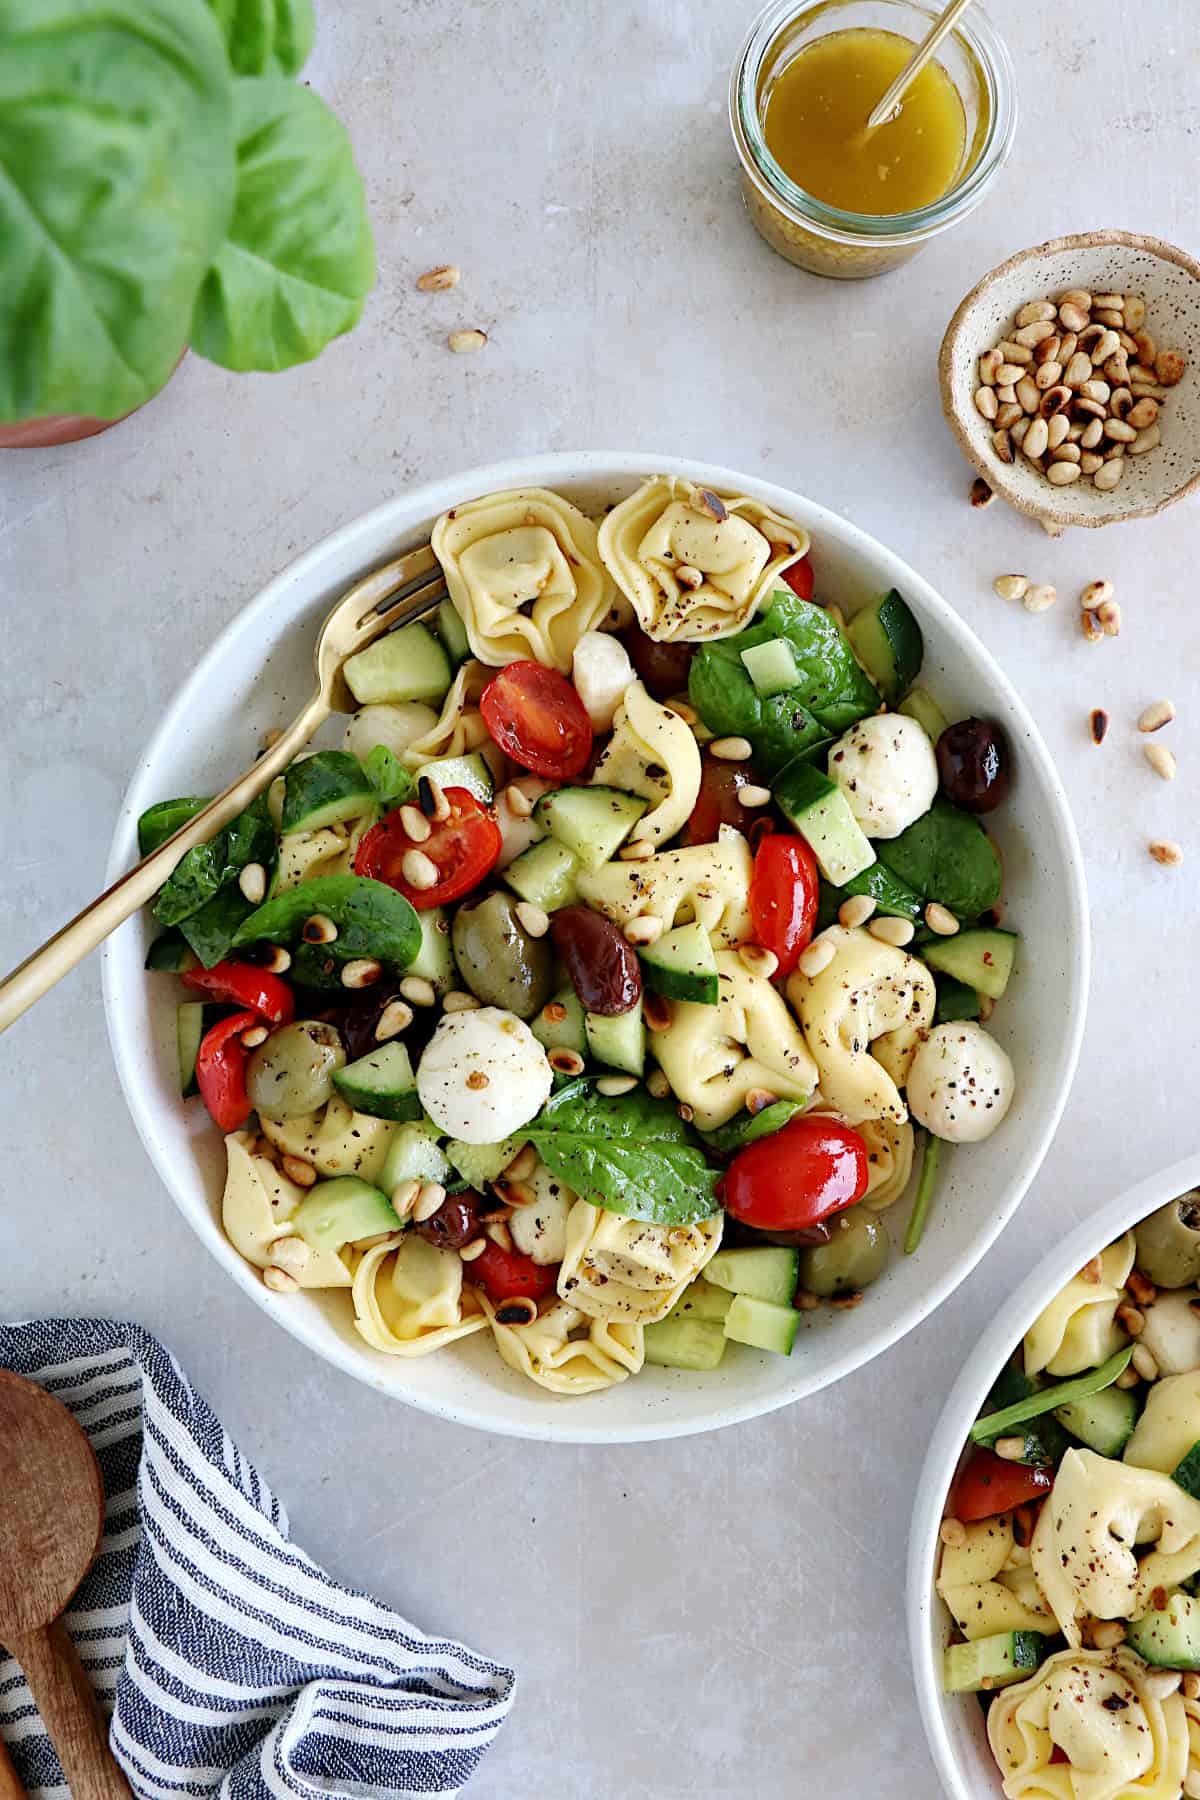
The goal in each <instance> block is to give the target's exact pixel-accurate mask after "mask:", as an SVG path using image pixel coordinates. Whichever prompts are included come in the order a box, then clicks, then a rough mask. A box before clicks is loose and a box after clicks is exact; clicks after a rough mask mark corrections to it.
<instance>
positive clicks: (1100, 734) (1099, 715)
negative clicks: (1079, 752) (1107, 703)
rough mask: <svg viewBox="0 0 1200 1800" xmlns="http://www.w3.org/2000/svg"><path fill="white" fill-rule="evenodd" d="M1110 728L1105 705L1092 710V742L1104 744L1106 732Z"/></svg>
mask: <svg viewBox="0 0 1200 1800" xmlns="http://www.w3.org/2000/svg"><path fill="white" fill-rule="evenodd" d="M1107 730H1108V714H1107V713H1106V712H1105V711H1104V709H1103V707H1100V706H1097V707H1095V708H1094V709H1093V711H1092V742H1093V744H1102V743H1103V742H1104V734H1105V732H1106V731H1107Z"/></svg>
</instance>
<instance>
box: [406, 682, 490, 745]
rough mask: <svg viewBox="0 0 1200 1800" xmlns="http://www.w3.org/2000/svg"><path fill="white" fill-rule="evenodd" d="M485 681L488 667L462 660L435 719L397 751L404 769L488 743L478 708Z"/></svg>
mask: <svg viewBox="0 0 1200 1800" xmlns="http://www.w3.org/2000/svg"><path fill="white" fill-rule="evenodd" d="M487 682H488V671H487V670H486V669H485V668H484V667H483V665H482V664H481V663H478V662H465V663H464V664H463V666H462V668H461V669H460V670H459V671H458V674H457V675H456V676H455V677H454V680H453V682H452V683H451V684H450V691H449V693H448V694H447V695H446V698H445V699H444V700H443V701H442V710H441V712H440V714H439V715H438V718H437V720H436V722H435V723H434V724H433V725H432V726H431V727H430V728H429V730H428V731H426V732H423V733H422V734H421V736H419V737H415V738H412V739H410V741H409V742H408V744H407V745H406V746H405V748H404V749H403V750H402V751H401V752H400V761H401V762H402V763H403V764H404V766H405V768H406V769H420V768H422V767H423V766H424V765H425V764H426V763H428V762H440V761H441V760H442V758H443V757H445V756H465V755H466V754H467V753H468V751H471V750H479V749H482V748H483V747H484V746H486V745H490V744H491V741H492V740H491V738H490V736H489V735H488V728H487V726H486V725H485V724H484V722H483V716H482V714H481V713H480V711H479V696H480V694H482V692H483V690H484V688H485V687H486V686H487Z"/></svg>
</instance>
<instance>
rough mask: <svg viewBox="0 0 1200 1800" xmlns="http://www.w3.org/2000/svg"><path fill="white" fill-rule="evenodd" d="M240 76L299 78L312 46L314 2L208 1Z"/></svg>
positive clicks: (275, 0)
mask: <svg viewBox="0 0 1200 1800" xmlns="http://www.w3.org/2000/svg"><path fill="white" fill-rule="evenodd" d="M208 3H209V5H210V6H211V7H212V9H213V11H214V12H215V13H216V15H217V23H218V24H219V25H220V27H221V30H222V31H223V32H224V34H225V43H226V46H227V48H228V51H229V62H230V66H231V67H232V68H233V69H234V70H235V71H236V73H237V74H239V75H269V74H272V73H273V72H276V71H277V72H278V73H279V74H281V75H298V74H299V73H300V71H301V69H302V68H303V67H304V64H305V63H306V62H307V61H308V55H309V52H310V50H311V49H312V47H313V38H314V37H315V36H316V29H317V21H316V16H315V14H314V12H313V6H312V0H208Z"/></svg>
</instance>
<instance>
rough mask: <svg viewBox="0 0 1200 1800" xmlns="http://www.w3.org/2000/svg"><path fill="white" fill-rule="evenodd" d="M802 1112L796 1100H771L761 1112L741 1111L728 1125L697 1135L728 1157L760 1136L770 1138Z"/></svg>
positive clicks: (754, 1142)
mask: <svg viewBox="0 0 1200 1800" xmlns="http://www.w3.org/2000/svg"><path fill="white" fill-rule="evenodd" d="M803 1111H804V1108H803V1106H801V1104H800V1102H799V1101H798V1100H772V1102H771V1104H770V1106H764V1107H763V1109H762V1111H761V1112H760V1113H748V1112H741V1113H739V1114H738V1116H737V1118H736V1119H730V1121H729V1123H728V1125H722V1126H720V1127H719V1129H718V1130H716V1131H702V1132H701V1133H700V1136H701V1137H702V1138H703V1139H704V1141H705V1143H706V1144H708V1145H709V1146H710V1147H711V1148H712V1149H713V1150H716V1151H718V1152H719V1153H720V1154H721V1155H722V1156H731V1155H733V1154H735V1153H736V1152H737V1151H738V1150H744V1149H745V1148H746V1145H747V1144H756V1143H757V1142H758V1140H759V1138H764V1137H770V1136H771V1134H772V1133H773V1132H776V1131H780V1130H782V1128H783V1127H784V1126H785V1125H786V1124H787V1122H788V1120H789V1119H794V1118H795V1116H796V1114H797V1113H801V1112H803Z"/></svg>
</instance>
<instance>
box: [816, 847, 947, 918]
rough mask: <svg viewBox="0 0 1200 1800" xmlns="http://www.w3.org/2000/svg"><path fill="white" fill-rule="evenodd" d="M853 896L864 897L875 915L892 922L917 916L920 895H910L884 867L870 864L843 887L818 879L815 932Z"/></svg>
mask: <svg viewBox="0 0 1200 1800" xmlns="http://www.w3.org/2000/svg"><path fill="white" fill-rule="evenodd" d="M855 894H862V895H865V896H868V897H869V898H870V899H872V900H874V902H875V907H876V910H877V911H878V912H881V913H887V914H889V915H890V916H891V917H892V918H893V919H913V920H916V919H919V918H920V917H921V911H922V907H921V897H920V895H919V894H914V893H913V891H912V889H911V888H910V887H908V886H907V885H906V884H905V883H904V882H903V881H901V880H900V879H899V877H898V876H896V875H893V874H892V871H891V870H890V869H889V868H887V867H886V866H885V864H883V863H881V862H873V863H872V864H871V867H870V868H869V869H864V870H863V872H862V874H861V875H855V876H854V878H853V880H851V881H848V882H847V883H846V884H845V886H844V887H834V885H833V883H832V882H830V881H825V880H822V882H821V892H820V899H819V901H818V904H817V923H816V929H817V930H818V931H824V929H825V927H826V926H827V925H832V924H833V922H834V920H835V919H836V918H837V915H838V908H839V907H840V906H841V904H842V902H843V900H849V899H850V898H851V896H852V895H855Z"/></svg>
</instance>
